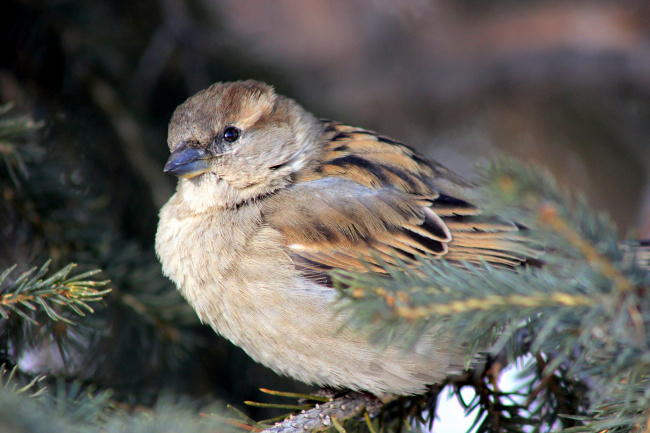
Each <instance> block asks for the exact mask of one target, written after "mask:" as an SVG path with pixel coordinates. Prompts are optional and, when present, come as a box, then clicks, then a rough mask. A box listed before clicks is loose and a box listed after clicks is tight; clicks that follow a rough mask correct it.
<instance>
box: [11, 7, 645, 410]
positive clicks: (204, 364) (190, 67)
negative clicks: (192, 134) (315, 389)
mask: <svg viewBox="0 0 650 433" xmlns="http://www.w3.org/2000/svg"><path fill="white" fill-rule="evenodd" d="M649 42H650V7H648V6H647V3H646V2H643V1H619V2H597V1H590V2H588V1H541V2H532V1H509V0H492V1H487V0H486V1H470V0H467V1H457V0H430V1H425V0H418V1H411V2H395V1H390V0H375V1H370V0H367V1H361V0H356V1H332V0H317V1H309V2H294V1H290V0H283V1H270V0H264V1H241V0H230V1H209V0H204V1H174V0H159V1H126V0H122V1H109V0H104V1H92V2H91V1H80V0H51V1H19V0H2V1H1V2H0V102H1V103H2V104H5V103H8V102H10V101H13V103H14V104H15V105H14V108H13V112H18V113H29V114H31V115H33V116H34V117H35V119H37V120H43V121H44V122H45V127H44V128H43V129H41V131H40V136H39V143H40V146H41V148H42V149H43V150H44V152H41V153H38V152H35V153H33V154H30V153H29V152H27V154H26V155H27V156H26V158H25V159H26V163H27V168H28V172H29V177H28V178H25V179H24V180H23V182H22V183H23V185H22V186H21V188H15V187H14V186H11V187H9V186H7V184H5V186H4V191H3V198H2V200H3V201H2V205H0V226H1V227H2V228H3V230H2V233H0V236H1V237H0V242H1V243H2V246H1V247H0V267H1V268H5V267H7V266H9V265H11V264H13V263H18V264H19V267H20V268H21V269H26V268H28V267H30V266H32V265H36V264H41V263H42V262H43V261H44V260H46V259H48V258H52V259H53V267H55V268H58V267H61V266H63V265H65V264H67V263H69V262H70V261H74V262H78V263H80V265H81V267H82V268H84V267H86V268H93V267H101V268H102V269H103V270H104V272H105V274H106V276H107V277H108V278H110V279H111V280H112V283H111V287H112V288H113V295H112V296H111V298H110V299H109V300H108V301H107V302H106V303H105V305H104V308H102V309H100V311H99V312H98V314H97V315H96V317H95V318H93V319H92V320H94V321H95V323H91V324H89V326H90V327H91V328H93V326H94V328H93V329H101V330H102V331H103V332H101V333H100V335H97V333H94V334H93V333H90V332H89V333H87V334H83V333H81V334H80V335H81V336H80V337H79V341H80V347H81V353H82V355H78V356H77V362H76V363H73V364H74V365H73V368H70V366H69V365H68V368H67V369H65V371H66V372H67V374H69V375H71V376H78V375H81V376H84V377H88V378H92V380H93V381H97V382H99V383H101V384H103V385H104V386H110V387H112V388H115V389H117V390H118V391H121V392H122V394H121V396H122V397H123V398H124V399H128V398H129V396H130V395H132V392H133V390H134V389H135V388H137V389H138V392H139V393H141V394H146V393H150V395H152V396H154V395H156V393H157V392H158V391H159V390H160V389H167V388H171V389H174V390H176V391H179V392H182V393H187V394H191V395H193V396H195V397H197V396H201V395H205V394H212V395H215V396H217V397H219V398H223V399H225V400H227V401H230V402H239V401H241V400H243V399H250V398H253V399H258V400H259V399H260V398H259V394H257V393H256V391H255V390H256V388H258V387H266V388H276V389H284V390H288V389H292V387H293V386H294V384H292V383H290V382H289V381H280V380H279V379H278V378H277V377H276V376H274V375H273V374H272V373H270V372H269V371H268V370H265V369H264V368H263V367H261V366H258V365H256V364H254V363H252V362H251V361H249V360H248V358H247V356H246V355H245V354H244V353H243V352H241V351H240V350H239V349H236V348H234V347H233V346H232V345H230V344H229V343H227V342H224V341H222V340H221V339H219V338H217V337H216V336H214V334H213V332H212V331H211V330H209V329H207V328H205V327H202V326H200V325H199V324H198V323H197V321H196V319H195V318H194V315H193V312H192V311H190V310H189V309H188V308H187V307H186V306H185V305H184V304H183V301H181V300H180V297H178V295H177V294H176V293H175V291H174V289H173V288H172V287H171V284H170V283H169V282H168V281H166V280H165V279H164V278H163V277H162V275H161V273H160V266H159V264H158V263H157V261H156V259H155V256H154V253H153V239H154V235H155V230H156V224H157V212H158V209H159V208H160V206H161V205H162V204H163V203H164V202H165V201H166V200H167V199H168V198H169V196H170V195H171V194H172V192H173V190H174V188H175V179H174V178H172V177H170V176H166V175H164V174H163V173H162V167H163V165H164V163H165V161H166V159H167V156H168V149H167V146H166V128H167V122H168V121H169V118H170V117H171V114H172V112H173V110H174V108H175V107H176V106H177V105H178V104H180V103H181V102H183V101H184V100H185V99H186V98H187V97H189V96H190V95H192V94H193V93H195V92H197V91H198V90H200V89H202V88H205V87H207V86H208V85H210V84H211V83H213V82H215V81H229V80H239V79H248V78H254V79H258V80H263V81H266V82H268V83H270V84H273V85H274V86H275V87H276V88H277V90H278V91H279V92H280V93H283V94H286V95H289V96H291V97H293V98H295V99H297V100H298V101H299V102H300V103H301V104H302V105H304V106H305V107H306V108H307V109H309V110H310V111H312V112H314V113H315V114H316V115H318V116H321V117H327V118H332V119H336V120H340V121H343V122H346V123H350V124H354V125H358V126H361V127H364V128H368V129H373V130H377V131H380V132H381V133H382V134H384V135H388V136H390V137H392V138H395V139H397V140H400V141H403V142H405V143H407V144H409V145H411V146H412V147H415V148H416V149H418V150H420V151H421V152H422V153H424V154H425V155H427V156H429V157H431V158H434V159H436V160H438V161H440V162H441V163H443V164H445V165H447V166H449V167H450V168H452V169H455V170H457V171H458V172H460V173H461V174H463V175H465V176H467V177H471V176H472V166H473V164H474V163H476V162H478V161H479V160H481V159H482V158H485V157H489V156H491V155H494V154H498V153H500V152H501V153H503V154H506V155H510V156H515V157H518V158H521V159H524V160H529V161H534V162H537V163H539V164H540V165H543V166H545V167H547V168H548V169H549V170H550V171H551V172H552V173H553V174H554V175H555V176H556V177H557V178H558V180H559V181H560V182H561V183H562V184H563V185H566V187H567V188H570V189H572V190H577V191H581V192H583V193H584V194H586V195H587V196H588V198H589V200H590V201H591V203H592V204H593V205H594V207H595V208H597V209H600V210H603V211H606V212H608V213H610V214H611V217H612V218H613V219H614V220H615V221H616V222H617V223H618V225H619V227H620V228H621V230H622V232H623V233H630V235H631V236H634V237H639V236H641V237H642V236H645V237H648V236H650V172H649V170H650V44H649ZM0 150H1V149H0ZM2 170H6V169H5V168H4V167H0V171H2ZM3 173H4V174H5V175H6V172H3ZM28 355H29V356H24V357H23V360H24V359H29V360H30V362H29V363H26V362H23V367H24V368H28V367H29V368H31V369H36V370H39V369H40V370H45V371H49V370H51V369H55V370H56V369H57V368H59V369H61V368H62V367H61V365H60V364H62V363H61V361H60V360H59V361H57V359H58V358H57V356H56V355H51V350H50V348H48V347H42V346H41V347H37V348H31V349H29V351H28ZM64 364H65V363H64ZM299 389H302V390H304V389H305V388H304V387H300V386H299ZM138 400H140V399H138Z"/></svg>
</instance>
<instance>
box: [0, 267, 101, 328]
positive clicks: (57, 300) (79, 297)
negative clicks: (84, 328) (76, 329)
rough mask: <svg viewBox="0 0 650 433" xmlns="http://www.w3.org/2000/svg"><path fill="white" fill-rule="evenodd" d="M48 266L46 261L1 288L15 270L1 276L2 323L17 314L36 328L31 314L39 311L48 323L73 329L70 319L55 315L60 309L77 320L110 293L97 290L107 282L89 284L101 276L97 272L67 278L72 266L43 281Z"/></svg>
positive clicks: (59, 314) (0, 311)
mask: <svg viewBox="0 0 650 433" xmlns="http://www.w3.org/2000/svg"><path fill="white" fill-rule="evenodd" d="M49 264H50V262H49V261H48V262H47V263H45V264H44V265H43V266H41V268H40V269H37V268H32V269H31V270H29V271H27V272H24V273H23V274H21V275H20V276H19V277H18V278H17V279H16V280H15V281H13V282H11V283H9V284H7V285H6V286H5V287H2V285H3V283H4V282H5V280H6V279H7V277H8V276H9V275H10V274H11V272H12V271H13V270H14V269H15V266H13V267H11V268H9V269H6V270H5V271H4V272H3V273H2V274H0V316H1V317H2V318H3V319H9V317H10V314H16V315H18V316H20V317H22V318H23V319H25V320H27V321H29V322H31V323H32V324H34V325H38V322H37V321H36V320H35V319H34V317H33V314H32V313H33V312H34V311H36V310H37V307H40V308H42V309H43V311H45V312H46V313H47V316H48V317H49V318H50V319H51V320H54V321H62V322H65V323H66V324H68V325H74V322H73V321H72V320H71V319H69V318H68V317H66V316H64V315H63V314H61V313H60V312H59V311H57V310H59V309H60V307H64V308H65V309H66V310H70V311H72V312H74V313H76V314H77V315H79V316H85V312H88V313H92V312H93V309H92V308H91V307H90V305H88V303H89V302H98V301H100V300H102V299H103V297H104V295H106V294H107V293H109V292H110V291H111V289H104V290H99V289H97V288H98V287H103V286H105V285H106V284H107V283H108V281H92V280H88V278H89V277H91V276H93V275H95V274H97V273H98V272H100V271H99V270H95V271H90V272H85V273H83V274H79V275H76V276H73V277H70V278H68V275H69V274H70V272H71V271H72V269H73V268H74V267H75V266H76V265H75V264H69V265H68V266H66V267H64V268H63V269H61V270H59V271H58V272H56V273H55V274H54V275H52V276H50V277H48V278H46V279H42V277H44V276H45V275H46V274H47V271H48V267H49ZM84 310H85V312H84Z"/></svg>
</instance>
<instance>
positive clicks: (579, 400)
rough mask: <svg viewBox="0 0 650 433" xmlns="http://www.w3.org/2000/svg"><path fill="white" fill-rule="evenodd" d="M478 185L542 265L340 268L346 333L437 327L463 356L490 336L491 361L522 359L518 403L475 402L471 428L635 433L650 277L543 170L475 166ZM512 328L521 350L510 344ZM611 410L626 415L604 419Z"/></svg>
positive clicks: (416, 333)
mask: <svg viewBox="0 0 650 433" xmlns="http://www.w3.org/2000/svg"><path fill="white" fill-rule="evenodd" d="M483 180H484V182H483V183H484V184H485V185H486V186H485V190H484V193H483V194H479V196H480V197H484V202H483V203H479V204H481V205H482V207H483V208H484V209H487V213H488V214H490V213H492V214H495V215H498V217H500V218H505V219H509V220H513V221H517V223H518V224H520V225H521V226H523V227H526V229H525V230H524V231H523V232H522V234H523V235H525V236H526V237H527V238H528V239H529V242H530V243H531V245H533V244H538V245H545V246H546V247H545V249H546V253H545V254H544V256H542V257H541V260H542V261H543V264H542V266H541V267H532V266H531V267H526V268H520V269H517V270H514V271H512V270H507V269H497V268H494V267H492V266H490V265H488V264H487V263H482V264H470V263H465V264H463V266H456V265H452V264H450V263H447V262H445V261H444V260H434V259H433V258H432V259H431V260H429V261H422V263H420V265H419V267H418V268H417V269H416V270H415V271H409V270H408V269H407V268H406V267H405V266H402V267H400V268H392V267H390V266H389V265H387V264H384V268H385V273H382V274H379V273H373V272H368V273H365V274H354V273H342V272H340V273H337V274H335V276H334V277H335V280H336V281H337V284H338V286H339V287H340V289H341V299H342V301H343V307H342V308H351V309H353V310H354V311H353V312H352V313H351V314H349V317H350V322H349V325H350V326H356V327H360V326H364V327H366V328H367V329H371V330H372V331H373V336H374V341H375V342H377V343H380V344H386V343H389V342H390V341H391V339H393V338H399V339H402V340H403V341H410V342H411V343H413V344H415V343H416V342H417V341H418V339H419V338H420V337H421V336H422V335H423V334H425V333H429V334H431V333H433V332H434V331H433V330H434V329H437V330H438V331H437V332H438V333H439V335H445V336H449V335H450V334H451V335H453V336H454V337H455V338H456V339H457V340H458V341H468V342H470V343H471V344H470V346H471V348H472V349H473V351H475V350H477V348H480V347H482V346H485V343H486V342H489V341H494V339H493V337H494V336H495V335H496V336H498V339H497V341H496V343H495V344H494V345H493V346H492V347H493V349H492V353H496V352H499V351H500V350H502V349H503V350H506V353H507V358H508V359H509V361H510V362H512V361H513V360H514V358H515V356H520V355H523V354H526V353H529V354H531V355H532V356H533V360H534V361H533V363H532V367H531V368H530V369H529V370H528V372H527V373H526V374H528V376H529V378H530V379H529V381H528V384H527V385H526V386H525V387H524V388H522V389H521V390H518V391H517V392H519V393H524V394H525V395H528V400H527V401H526V402H525V404H524V405H512V404H510V405H507V407H505V406H502V407H501V409H500V410H496V411H495V409H494V408H495V406H494V405H495V404H497V406H498V402H497V398H491V399H488V400H484V401H478V402H474V403H475V406H477V407H480V408H481V409H482V410H483V411H484V412H482V413H483V414H484V416H486V417H487V418H486V419H485V420H484V421H482V423H481V424H480V426H479V427H480V428H479V430H478V431H491V430H492V429H494V428H495V425H500V427H499V428H501V429H506V430H505V431H518V429H520V428H522V427H523V426H524V425H528V424H530V422H531V420H536V421H533V425H535V424H536V425H537V426H538V428H541V427H539V426H546V428H548V429H551V428H557V427H558V426H559V425H564V427H568V426H571V425H578V424H581V423H586V425H588V427H587V430H584V431H597V429H599V428H604V427H602V426H604V425H607V426H608V427H607V428H610V429H613V428H614V427H616V428H617V429H621V430H620V431H625V429H626V428H628V427H629V426H631V425H638V426H644V425H645V423H646V422H647V421H648V420H647V415H646V412H647V408H648V407H650V396H646V394H647V393H644V392H642V390H643V389H644V387H646V386H647V383H646V382H647V378H648V377H650V362H648V361H647V360H648V359H650V340H648V336H649V335H650V306H649V305H648V303H647V302H645V300H644V299H645V293H646V292H647V289H648V287H649V286H650V272H649V271H648V269H647V268H644V267H642V266H641V265H640V264H641V263H642V261H640V260H630V254H629V248H628V247H626V246H624V245H623V244H622V242H621V240H620V238H619V236H618V233H617V230H616V228H615V227H614V226H613V224H612V223H611V222H610V220H609V219H608V218H607V217H606V216H604V215H600V214H597V213H596V212H594V211H593V210H591V209H590V208H589V207H588V205H587V203H586V201H585V200H584V199H583V198H581V197H577V198H574V197H571V196H568V195H567V194H565V193H564V192H562V191H560V190H559V188H558V187H557V186H556V184H555V182H554V181H553V180H552V179H551V178H550V177H549V176H548V175H546V174H545V173H543V172H541V171H539V170H537V169H535V168H533V167H530V166H526V165H523V164H519V163H516V162H514V161H511V160H507V159H501V160H497V161H495V162H492V163H491V164H489V165H487V166H485V167H484V168H483ZM387 275H388V276H387ZM522 330H523V331H525V333H526V334H527V335H528V338H527V340H528V341H527V342H526V343H525V344H524V345H522V344H521V339H514V338H512V337H513V336H514V335H517V334H518V333H519V332H520V331H522ZM470 359H473V355H472V353H470V354H468V360H470ZM493 388H494V386H493ZM479 391H480V390H478V389H477V395H478V393H479ZM495 391H496V389H495ZM484 395H485V393H484ZM494 396H495V397H498V395H497V394H494ZM567 396H573V397H571V398H568V397H567ZM580 396H583V397H580ZM488 403H489V404H488ZM612 406H615V407H617V410H618V413H624V414H627V417H614V416H613V412H612V411H611V410H610V408H611V407H612ZM513 411H514V412H513ZM508 413H509V414H508ZM499 414H500V415H499ZM513 414H514V415H513ZM497 415H498V416H497ZM497 419H499V420H500V421H497ZM503 420H508V423H507V425H504V424H503ZM558 423H559V424H558ZM581 431H582V430H581ZM612 431H618V430H612Z"/></svg>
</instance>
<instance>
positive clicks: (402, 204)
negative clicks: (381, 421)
mask: <svg viewBox="0 0 650 433" xmlns="http://www.w3.org/2000/svg"><path fill="white" fill-rule="evenodd" d="M325 125H326V128H325V133H326V134H327V140H326V143H327V144H326V147H325V149H324V152H325V153H324V155H323V158H321V161H322V163H321V164H319V165H316V166H314V167H311V169H309V170H304V171H303V172H302V173H301V175H300V176H298V177H297V178H296V179H295V182H294V184H292V185H291V186H290V187H289V188H285V189H284V190H282V191H281V192H279V193H277V194H275V195H273V196H271V197H268V198H267V199H265V200H264V203H263V206H262V208H263V213H264V216H265V219H266V221H267V223H268V224H269V225H271V226H272V227H274V228H276V229H277V230H279V231H280V232H282V233H283V234H284V236H285V238H286V244H287V248H288V249H289V250H290V251H291V254H292V255H293V258H294V260H295V261H296V263H297V265H299V266H302V267H304V268H306V269H311V270H313V271H322V270H324V269H331V268H338V269H346V270H358V271H364V270H366V269H367V268H366V266H368V264H369V265H370V266H371V267H373V268H375V269H380V264H379V263H378V260H377V258H378V257H379V258H381V259H382V260H384V261H386V262H388V263H394V262H395V258H399V259H401V260H403V261H405V262H407V263H409V262H413V261H415V260H417V258H418V257H423V256H426V255H427V254H429V255H433V256H434V257H444V258H445V259H449V260H455V261H460V260H469V261H478V260H486V261H488V262H492V263H495V264H499V265H507V266H513V265H516V264H518V263H520V262H521V261H522V260H524V259H525V258H526V257H527V256H529V255H532V254H534V252H533V251H532V250H530V249H528V248H526V246H525V244H524V243H522V242H520V241H522V240H523V237H522V236H520V234H519V233H517V232H518V228H517V226H516V225H515V224H512V223H510V222H504V221H498V220H495V219H491V220H490V219H487V218H484V217H482V216H481V215H480V210H479V209H478V208H476V207H475V206H473V205H472V204H471V203H469V202H468V201H466V200H464V199H461V198H456V197H453V196H451V195H448V194H450V193H457V195H462V196H464V197H465V196H469V195H470V194H471V189H472V184H470V183H469V182H467V181H465V180H463V179H462V178H460V177H459V176H457V175H455V174H454V173H453V172H450V171H448V170H446V169H445V168H444V167H442V166H439V165H436V164H435V163H432V162H430V161H427V160H425V159H424V158H422V157H421V156H419V155H418V154H416V153H415V152H414V151H413V150H411V149H410V148H408V147H407V146H405V145H403V144H401V143H398V142H395V141H393V140H390V139H387V138H384V137H381V136H379V135H377V134H375V133H372V132H369V131H365V130H361V129H358V128H352V127H349V126H345V125H340V124H336V123H333V122H326V123H325Z"/></svg>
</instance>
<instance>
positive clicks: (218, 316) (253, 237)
mask: <svg viewBox="0 0 650 433" xmlns="http://www.w3.org/2000/svg"><path fill="white" fill-rule="evenodd" d="M173 210H174V208H173V207H171V208H170V209H167V205H166V206H165V207H163V209H162V210H161V214H160V223H159V227H158V233H157V235H156V251H157V253H158V255H159V257H160V261H161V263H162V265H163V273H164V274H165V275H167V276H168V277H169V278H171V279H172V280H173V281H174V283H175V284H176V285H177V287H178V289H179V290H180V291H181V293H182V294H183V296H184V297H185V298H186V299H187V300H188V302H189V303H190V304H191V305H192V306H193V307H194V309H195V310H196V311H197V313H198V315H199V317H200V318H201V319H202V320H203V321H204V322H209V323H211V324H212V325H213V326H215V327H217V328H219V329H220V330H222V331H223V328H224V327H231V326H233V324H232V322H233V320H234V318H233V317H232V316H233V312H235V311H237V312H238V313H239V314H240V315H241V314H242V313H245V312H246V311H251V314H257V313H255V312H254V311H253V310H256V309H258V310H259V309H261V308H259V307H260V306H263V305H265V306H266V307H269V306H271V305H272V304H274V303H278V302H281V301H280V300H278V299H275V298H276V297H278V296H283V295H281V294H279V293H277V291H274V290H271V289H270V288H271V287H272V286H273V285H277V283H278V282H281V281H283V280H286V284H285V285H284V286H285V287H287V286H289V285H290V282H289V280H290V279H291V278H292V277H293V275H294V274H293V273H294V272H295V269H294V268H293V266H292V264H291V262H290V260H289V258H288V256H287V254H286V252H285V251H284V248H283V244H282V241H281V237H280V235H279V234H278V233H277V232H276V231H275V230H272V229H270V228H269V227H265V226H264V225H263V224H262V221H261V215H260V212H259V210H257V209H256V208H254V207H250V208H238V209H236V210H222V211H215V212H210V213H197V214H187V213H185V214H183V213H181V214H179V213H175V212H173ZM265 298H268V299H266V303H265Z"/></svg>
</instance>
